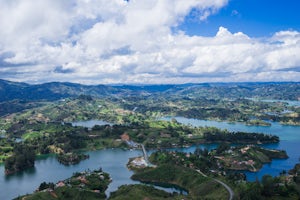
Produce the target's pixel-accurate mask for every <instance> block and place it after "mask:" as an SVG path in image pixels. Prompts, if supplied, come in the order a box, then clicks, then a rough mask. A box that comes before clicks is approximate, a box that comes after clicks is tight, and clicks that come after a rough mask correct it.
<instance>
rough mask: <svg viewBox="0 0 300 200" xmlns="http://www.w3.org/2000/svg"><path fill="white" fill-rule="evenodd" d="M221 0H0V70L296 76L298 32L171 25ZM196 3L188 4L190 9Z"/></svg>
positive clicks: (94, 77) (115, 75)
mask: <svg viewBox="0 0 300 200" xmlns="http://www.w3.org/2000/svg"><path fill="white" fill-rule="evenodd" d="M227 3H228V0H202V1H199V0H185V1H182V0H149V1H140V0H130V1H124V0H110V1H107V0H96V1H91V0H70V1H61V0H41V1H38V2H37V1H34V0H9V1H8V0H0V8H1V12H0V29H1V32H0V78H4V79H10V80H17V81H26V82H47V81H72V82H80V83H86V84H98V83H184V82H211V81H255V80H257V81H300V80H299V77H300V76H299V66H300V57H299V56H297V55H300V33H299V32H297V31H281V32H278V33H275V34H274V35H273V36H272V37H270V38H264V39H257V38H251V37H249V36H247V35H246V34H244V33H241V32H238V33H231V32H230V31H229V30H227V29H226V28H225V27H220V28H219V30H218V31H217V32H216V35H215V36H214V37H201V36H188V35H187V34H185V33H184V32H182V31H180V30H179V31H176V32H174V31H172V30H174V29H173V28H176V27H178V26H179V25H180V24H181V23H183V22H184V20H185V17H186V16H187V15H189V14H190V13H191V12H193V13H197V17H198V19H199V20H206V19H207V18H208V17H209V16H210V15H212V14H215V13H217V12H218V10H219V9H221V8H222V7H224V6H225V5H227ZM195 11H196V12H195Z"/></svg>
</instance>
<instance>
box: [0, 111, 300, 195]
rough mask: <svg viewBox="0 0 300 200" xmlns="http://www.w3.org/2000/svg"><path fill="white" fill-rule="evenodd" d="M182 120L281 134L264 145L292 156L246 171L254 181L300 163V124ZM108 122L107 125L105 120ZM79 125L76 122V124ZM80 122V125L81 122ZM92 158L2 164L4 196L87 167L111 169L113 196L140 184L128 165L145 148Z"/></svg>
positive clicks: (50, 157)
mask: <svg viewBox="0 0 300 200" xmlns="http://www.w3.org/2000/svg"><path fill="white" fill-rule="evenodd" d="M164 119H165V120H171V117H169V118H164ZM175 119H176V120H177V121H178V122H181V123H184V124H192V125H193V126H215V127H218V128H222V129H227V130H229V131H245V132H261V133H267V134H274V135H278V136H279V137H280V139H281V141H280V143H279V144H266V145H263V146H264V147H267V148H274V149H284V150H286V151H287V153H288V155H289V158H288V159H286V160H273V161H272V163H270V164H266V165H264V166H263V168H262V169H261V170H260V171H259V172H255V173H251V172H246V175H247V179H248V180H250V181H254V180H256V177H257V178H259V179H260V178H261V177H262V176H263V175H264V174H271V175H273V176H276V175H278V174H279V173H280V172H281V171H282V170H289V169H291V168H293V167H294V165H295V164H296V163H297V162H299V157H300V151H299V147H300V126H285V125H281V124H279V123H272V126H268V127H264V126H247V125H245V124H241V123H227V122H217V121H206V120H197V119H187V118H184V117H176V118H175ZM94 122H95V120H93V121H92V122H91V121H88V122H80V123H81V125H82V126H85V125H86V126H89V125H91V124H94V125H96V124H98V125H102V124H99V123H102V122H103V121H98V122H97V123H96V124H95V123H94ZM104 124H107V123H106V122H104ZM73 125H75V124H73ZM77 125H79V124H77ZM201 147H202V148H208V149H212V148H216V147H217V145H216V144H203V145H201ZM195 149H196V146H192V147H188V148H176V149H174V150H177V151H183V152H194V151H195ZM87 153H88V154H89V155H90V158H89V159H87V160H84V161H82V162H80V163H79V164H77V165H72V166H64V165H62V164H60V163H58V162H57V160H56V158H55V156H54V155H47V156H44V157H43V158H39V159H38V160H37V161H36V162H35V168H33V169H29V170H26V171H24V172H21V173H17V174H14V175H10V176H5V175H4V166H3V165H0V188H1V192H0V199H4V200H6V199H12V198H14V197H17V196H18V195H24V194H26V193H32V192H33V191H34V190H35V189H37V188H38V186H39V185H40V183H42V182H44V181H45V182H54V183H56V182H58V181H59V180H63V179H66V178H69V177H70V176H72V174H73V173H74V172H80V171H84V170H87V169H90V170H94V169H98V168H99V167H102V169H103V170H104V171H106V172H108V173H109V174H110V176H111V178H112V179H113V181H112V183H111V184H110V185H109V188H108V189H107V191H106V194H107V195H109V193H110V192H112V191H115V190H116V189H117V188H118V187H119V186H120V185H123V184H133V183H139V182H136V181H133V180H131V179H130V177H131V175H132V174H133V172H132V171H130V170H128V169H127V167H126V164H127V162H128V159H129V158H132V157H137V156H142V151H140V150H131V151H125V150H122V149H105V150H98V151H90V152H87ZM165 190H167V191H169V192H173V191H178V190H176V189H175V188H169V189H165ZM4 191H5V192H4Z"/></svg>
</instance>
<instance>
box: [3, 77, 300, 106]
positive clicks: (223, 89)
mask: <svg viewBox="0 0 300 200" xmlns="http://www.w3.org/2000/svg"><path fill="white" fill-rule="evenodd" d="M79 95H90V96H95V97H108V96H113V97H122V96H131V95H139V96H149V95H167V96H170V95H172V96H173V95H179V96H186V97H206V98H245V97H247V98H263V99H281V100H299V99H300V82H268V83H199V84H182V85H117V86H112V85H82V84H76V83H67V82H51V83H44V84H37V85H30V84H27V83H19V82H11V81H6V80H1V79H0V102H4V101H11V100H26V101H39V100H47V101H52V100H58V99H62V98H67V97H77V96H79Z"/></svg>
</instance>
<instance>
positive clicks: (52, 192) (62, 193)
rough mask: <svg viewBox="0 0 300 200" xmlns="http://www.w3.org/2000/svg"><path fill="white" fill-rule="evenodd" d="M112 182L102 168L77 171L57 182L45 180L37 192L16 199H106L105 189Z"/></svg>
mask: <svg viewBox="0 0 300 200" xmlns="http://www.w3.org/2000/svg"><path fill="white" fill-rule="evenodd" d="M110 182H111V179H110V176H109V174H108V173H105V172H103V171H102V169H101V168H100V169H98V170H94V171H89V170H87V171H84V172H76V173H74V174H73V176H72V177H70V178H68V179H65V180H62V181H59V182H57V183H55V184H54V183H46V182H43V183H41V185H40V186H39V188H38V189H37V191H36V192H34V193H33V194H30V195H25V196H20V197H17V198H16V200H23V199H26V200H34V199H49V200H51V199H64V200H68V199H70V200H73V199H89V200H93V199H95V200H96V199H106V195H105V190H106V189H107V187H108V185H109V183H110Z"/></svg>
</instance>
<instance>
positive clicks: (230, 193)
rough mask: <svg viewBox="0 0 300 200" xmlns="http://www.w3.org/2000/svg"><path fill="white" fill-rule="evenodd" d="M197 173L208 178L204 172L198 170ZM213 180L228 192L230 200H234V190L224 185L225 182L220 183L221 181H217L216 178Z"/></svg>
mask: <svg viewBox="0 0 300 200" xmlns="http://www.w3.org/2000/svg"><path fill="white" fill-rule="evenodd" d="M196 171H197V172H198V173H200V174H201V175H202V176H204V177H207V175H206V174H204V173H203V172H201V171H200V170H196ZM213 180H214V181H216V182H218V183H220V184H221V185H222V186H223V187H224V188H225V189H226V190H227V191H228V193H229V198H228V200H232V199H233V196H234V192H233V190H232V189H231V188H230V187H229V186H228V185H227V184H226V183H224V182H223V181H220V180H218V179H215V178H213Z"/></svg>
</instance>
